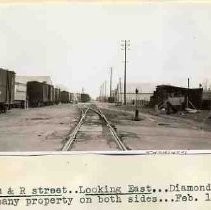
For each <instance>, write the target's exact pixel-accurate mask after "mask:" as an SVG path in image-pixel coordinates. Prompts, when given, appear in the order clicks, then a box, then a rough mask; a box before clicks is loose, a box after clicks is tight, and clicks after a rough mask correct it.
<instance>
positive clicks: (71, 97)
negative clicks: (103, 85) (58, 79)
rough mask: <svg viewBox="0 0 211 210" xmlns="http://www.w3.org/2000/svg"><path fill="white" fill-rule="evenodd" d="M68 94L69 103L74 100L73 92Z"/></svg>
mask: <svg viewBox="0 0 211 210" xmlns="http://www.w3.org/2000/svg"><path fill="white" fill-rule="evenodd" d="M69 94H70V97H69V98H70V103H73V101H74V93H69Z"/></svg>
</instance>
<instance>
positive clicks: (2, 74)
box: [0, 68, 15, 112]
mask: <svg viewBox="0 0 211 210" xmlns="http://www.w3.org/2000/svg"><path fill="white" fill-rule="evenodd" d="M14 93H15V72H14V71H8V70H6V69H2V68H0V112H6V110H7V109H10V108H11V107H12V105H13V102H14Z"/></svg>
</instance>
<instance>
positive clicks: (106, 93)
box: [105, 81, 107, 98]
mask: <svg viewBox="0 0 211 210" xmlns="http://www.w3.org/2000/svg"><path fill="white" fill-rule="evenodd" d="M106 90H107V82H106V81H105V98H106V96H107V93H106Z"/></svg>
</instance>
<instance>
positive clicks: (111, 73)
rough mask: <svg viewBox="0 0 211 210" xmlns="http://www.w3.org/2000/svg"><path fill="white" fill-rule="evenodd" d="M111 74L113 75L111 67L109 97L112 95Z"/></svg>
mask: <svg viewBox="0 0 211 210" xmlns="http://www.w3.org/2000/svg"><path fill="white" fill-rule="evenodd" d="M112 76H113V69H112V67H111V74H110V97H111V96H112Z"/></svg>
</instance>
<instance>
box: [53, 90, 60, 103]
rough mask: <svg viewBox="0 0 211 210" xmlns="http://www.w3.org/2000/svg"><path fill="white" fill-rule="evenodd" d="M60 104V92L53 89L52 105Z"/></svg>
mask: <svg viewBox="0 0 211 210" xmlns="http://www.w3.org/2000/svg"><path fill="white" fill-rule="evenodd" d="M60 102H61V91H60V89H59V88H54V103H55V104H59V103H60Z"/></svg>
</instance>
